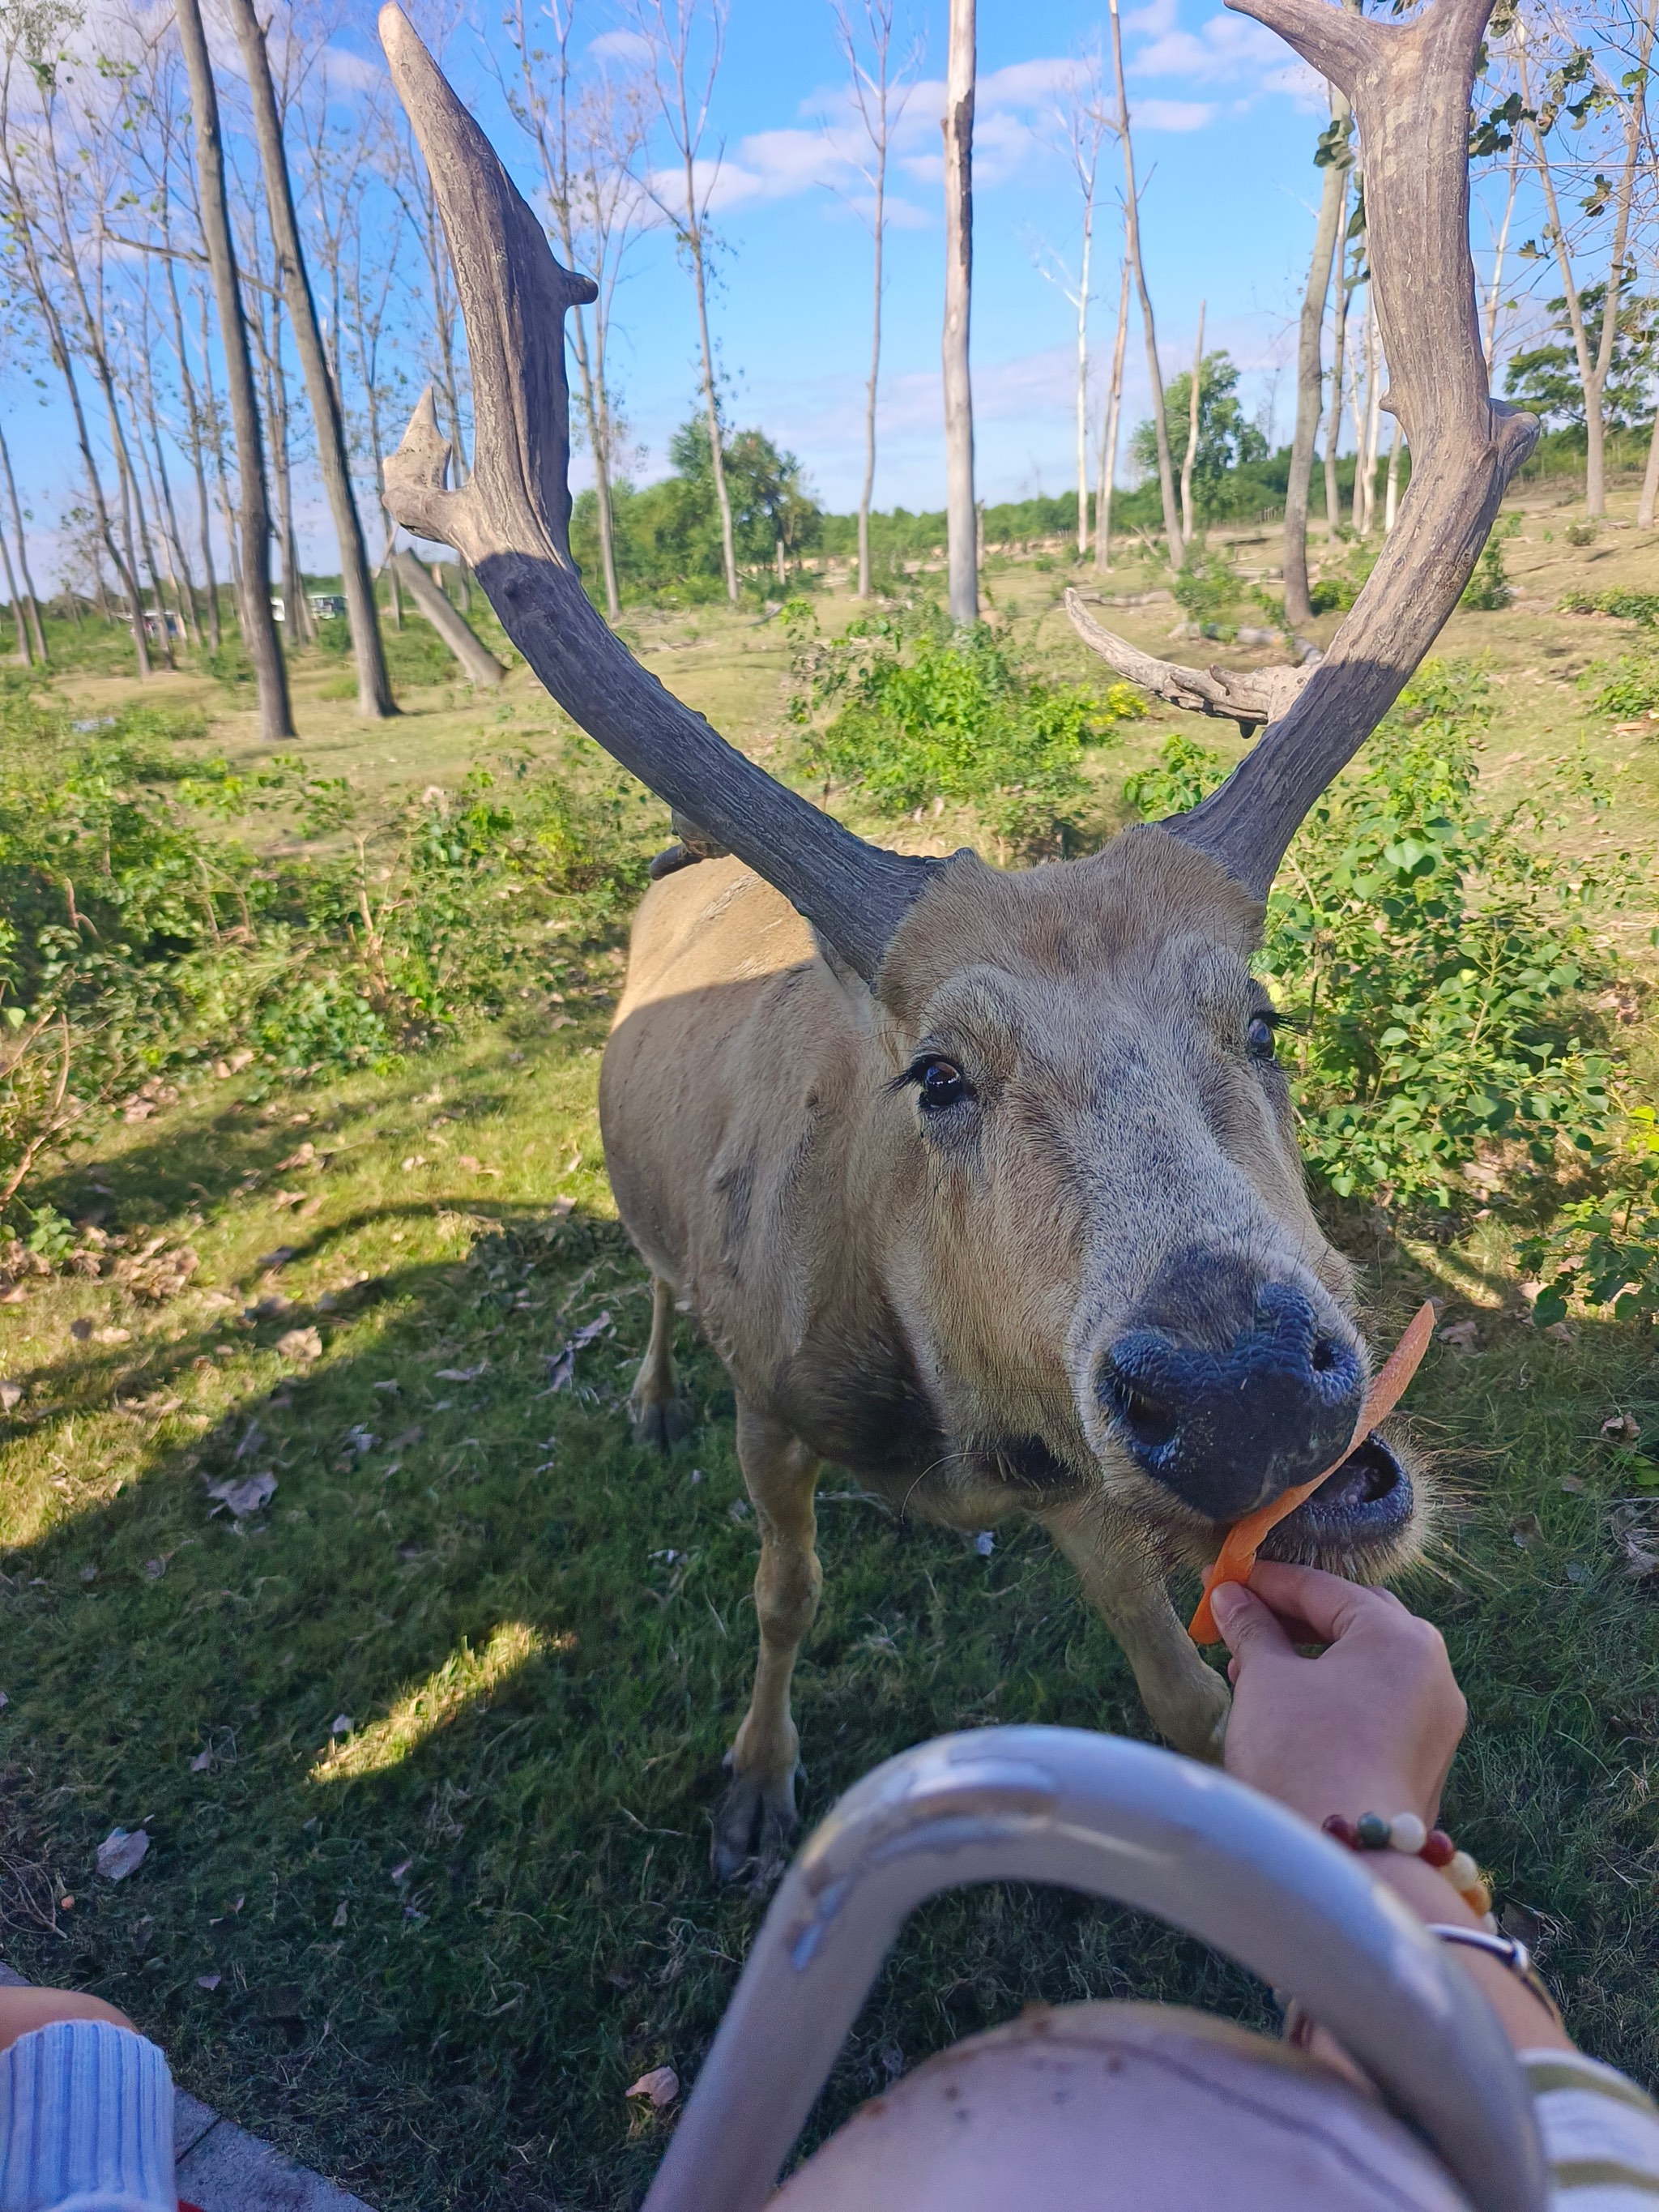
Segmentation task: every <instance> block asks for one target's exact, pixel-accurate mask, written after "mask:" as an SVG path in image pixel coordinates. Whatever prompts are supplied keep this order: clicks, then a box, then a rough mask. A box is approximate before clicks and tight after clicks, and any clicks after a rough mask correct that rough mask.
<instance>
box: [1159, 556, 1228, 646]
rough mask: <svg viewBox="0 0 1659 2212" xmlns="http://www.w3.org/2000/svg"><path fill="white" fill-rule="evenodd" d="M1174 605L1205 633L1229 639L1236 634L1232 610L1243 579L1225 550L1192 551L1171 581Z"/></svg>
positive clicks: (1224, 640) (1223, 640)
mask: <svg viewBox="0 0 1659 2212" xmlns="http://www.w3.org/2000/svg"><path fill="white" fill-rule="evenodd" d="M1173 588H1174V592H1175V601H1176V605H1177V606H1178V607H1179V608H1180V609H1181V611H1182V613H1183V614H1184V615H1185V616H1186V617H1187V619H1188V622H1193V623H1197V624H1198V627H1199V629H1200V630H1201V631H1202V632H1203V634H1204V635H1205V636H1206V637H1213V638H1217V639H1219V640H1220V641H1222V642H1223V643H1224V644H1226V643H1230V642H1231V640H1232V639H1233V638H1234V637H1236V636H1237V634H1238V625H1237V622H1236V621H1234V620H1233V618H1232V616H1233V610H1234V608H1235V607H1236V606H1237V604H1238V600H1239V596H1240V594H1241V593H1242V592H1243V589H1244V580H1243V577H1242V576H1241V575H1240V574H1239V573H1238V570H1237V568H1235V567H1234V565H1233V562H1232V560H1231V556H1229V555H1228V554H1227V553H1226V552H1225V550H1218V551H1216V552H1207V551H1206V552H1200V553H1194V555H1193V556H1192V557H1191V558H1190V559H1189V560H1188V563H1187V565H1186V567H1185V568H1183V569H1182V572H1181V574H1179V575H1178V576H1177V577H1176V580H1175V584H1174V587H1173Z"/></svg>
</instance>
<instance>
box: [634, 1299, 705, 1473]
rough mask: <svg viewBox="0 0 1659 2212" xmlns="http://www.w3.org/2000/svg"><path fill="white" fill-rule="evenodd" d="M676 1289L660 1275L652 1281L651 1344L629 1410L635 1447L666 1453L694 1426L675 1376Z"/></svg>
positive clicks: (635, 1378) (637, 1377)
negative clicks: (649, 1446) (640, 1445)
mask: <svg viewBox="0 0 1659 2212" xmlns="http://www.w3.org/2000/svg"><path fill="white" fill-rule="evenodd" d="M677 1318H678V1316H677V1315H676V1313H675V1310H674V1285H672V1283H671V1282H669V1281H667V1280H666V1279H665V1278H664V1277H663V1276H661V1275H653V1277H652V1278H651V1341H650V1343H649V1344H648V1345H647V1346H646V1348H645V1358H643V1359H642V1360H641V1362H640V1371H639V1373H638V1374H637V1375H636V1376H635V1377H634V1388H633V1389H632V1390H631V1391H630V1392H629V1398H628V1410H629V1415H630V1417H631V1419H632V1422H633V1429H634V1441H635V1443H636V1444H654V1445H655V1447H656V1449H658V1450H659V1451H666V1450H667V1449H668V1448H669V1446H670V1445H671V1444H674V1443H678V1441H679V1439H680V1438H681V1437H683V1436H684V1434H685V1432H686V1431H687V1429H689V1428H690V1425H691V1422H690V1408H689V1407H687V1405H686V1402H685V1400H684V1398H683V1397H682V1396H681V1395H680V1390H679V1383H678V1378H677V1376H676V1375H675V1372H674V1325H675V1322H676V1320H677Z"/></svg>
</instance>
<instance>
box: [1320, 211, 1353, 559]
mask: <svg viewBox="0 0 1659 2212" xmlns="http://www.w3.org/2000/svg"><path fill="white" fill-rule="evenodd" d="M1347 185H1348V180H1347V179H1346V176H1345V177H1344V179H1343V180H1342V205H1343V207H1344V209H1345V210H1346V206H1347ZM1351 234H1352V221H1351V222H1349V223H1347V224H1345V225H1344V235H1345V239H1346V237H1347V236H1349V235H1351ZM1352 289H1353V288H1352V285H1351V284H1350V283H1349V281H1348V257H1347V252H1346V246H1343V247H1340V248H1339V249H1338V252H1337V256H1336V296H1335V298H1334V301H1333V302H1332V307H1331V398H1330V404H1329V406H1328V408H1327V409H1326V410H1325V535H1326V537H1327V538H1331V539H1335V538H1340V536H1341V535H1342V484H1341V479H1340V477H1339V476H1338V474H1337V465H1336V456H1337V448H1338V447H1339V446H1340V444H1341V442H1342V395H1343V393H1344V392H1345V391H1346V388H1347V385H1346V379H1347V370H1348V303H1349V301H1350V299H1351V297H1352Z"/></svg>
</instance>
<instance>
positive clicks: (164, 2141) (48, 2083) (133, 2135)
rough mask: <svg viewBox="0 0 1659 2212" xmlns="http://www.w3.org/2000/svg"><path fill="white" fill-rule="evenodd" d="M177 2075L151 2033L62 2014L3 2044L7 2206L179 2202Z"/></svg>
mask: <svg viewBox="0 0 1659 2212" xmlns="http://www.w3.org/2000/svg"><path fill="white" fill-rule="evenodd" d="M178 2203H179V2194H178V2191H177V2189H176V2187H175V2186H174V2184H173V2077H172V2075H170V2074H169V2073H168V2072H167V2060H166V2059H165V2058H164V2057H162V2055H161V2052H160V2051H158V2050H157V2049H156V2047H155V2045H154V2044H153V2043H147V2042H146V2041H145V2040H144V2039H143V2036H141V2035H134V2034H132V2033H131V2032H130V2031H129V2030H128V2029H126V2028H124V2027H112V2026H111V2025H110V2023H109V2022H108V2021H101V2020H64V2021H54V2023H53V2024H52V2026H51V2027H38V2028H36V2029H34V2030H33V2033H30V2034H28V2035H23V2036H20V2037H19V2038H18V2039H17V2041H16V2042H15V2043H14V2044H13V2045H12V2046H11V2048H10V2049H9V2051H0V2212H177V2208H178Z"/></svg>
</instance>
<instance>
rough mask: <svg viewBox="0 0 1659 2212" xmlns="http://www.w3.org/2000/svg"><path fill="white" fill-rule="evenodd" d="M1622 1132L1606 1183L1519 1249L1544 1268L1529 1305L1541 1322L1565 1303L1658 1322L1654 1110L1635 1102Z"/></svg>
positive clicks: (1555, 1316)
mask: <svg viewBox="0 0 1659 2212" xmlns="http://www.w3.org/2000/svg"><path fill="white" fill-rule="evenodd" d="M1621 1137H1622V1142H1621V1143H1620V1146H1619V1149H1618V1152H1616V1153H1615V1154H1614V1155H1613V1158H1611V1159H1610V1160H1609V1161H1608V1163H1607V1164H1606V1166H1605V1168H1604V1170H1603V1173H1604V1179H1605V1182H1606V1188H1604V1189H1603V1190H1602V1191H1601V1193H1599V1194H1596V1195H1595V1196H1593V1197H1587V1198H1582V1199H1578V1200H1575V1201H1574V1202H1573V1204H1571V1206H1567V1207H1565V1209H1564V1210H1563V1212H1562V1213H1561V1216H1560V1218H1559V1220H1557V1221H1556V1222H1555V1223H1554V1224H1553V1225H1552V1226H1551V1228H1550V1229H1548V1230H1547V1231H1546V1232H1545V1233H1544V1234H1542V1235H1541V1236H1538V1237H1531V1238H1528V1241H1527V1242H1526V1243H1523V1244H1522V1248H1521V1252H1520V1259H1521V1264H1522V1266H1523V1267H1527V1268H1529V1269H1530V1270H1531V1271H1532V1272H1533V1273H1534V1274H1537V1275H1540V1276H1542V1275H1544V1274H1546V1273H1548V1275H1549V1280H1548V1281H1547V1282H1545V1283H1543V1284H1542V1285H1541V1288H1540V1290H1539V1292H1538V1296H1537V1297H1536V1299H1535V1300H1534V1304H1533V1314H1534V1319H1535V1320H1536V1321H1537V1322H1539V1324H1540V1326H1541V1327H1544V1328H1547V1327H1548V1326H1549V1325H1550V1323H1551V1322H1558V1321H1561V1320H1563V1319H1565V1316H1566V1313H1567V1310H1568V1306H1569V1303H1570V1302H1571V1303H1573V1304H1581V1305H1585V1306H1600V1307H1604V1308H1611V1309H1612V1311H1613V1318H1614V1319H1615V1320H1617V1321H1644V1322H1654V1321H1659V1115H1656V1113H1655V1110H1654V1109H1653V1108H1652V1107H1651V1106H1638V1107H1635V1108H1634V1109H1632V1112H1631V1114H1630V1115H1629V1116H1628V1118H1627V1120H1626V1125H1625V1127H1624V1129H1623V1131H1622V1132H1621Z"/></svg>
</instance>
